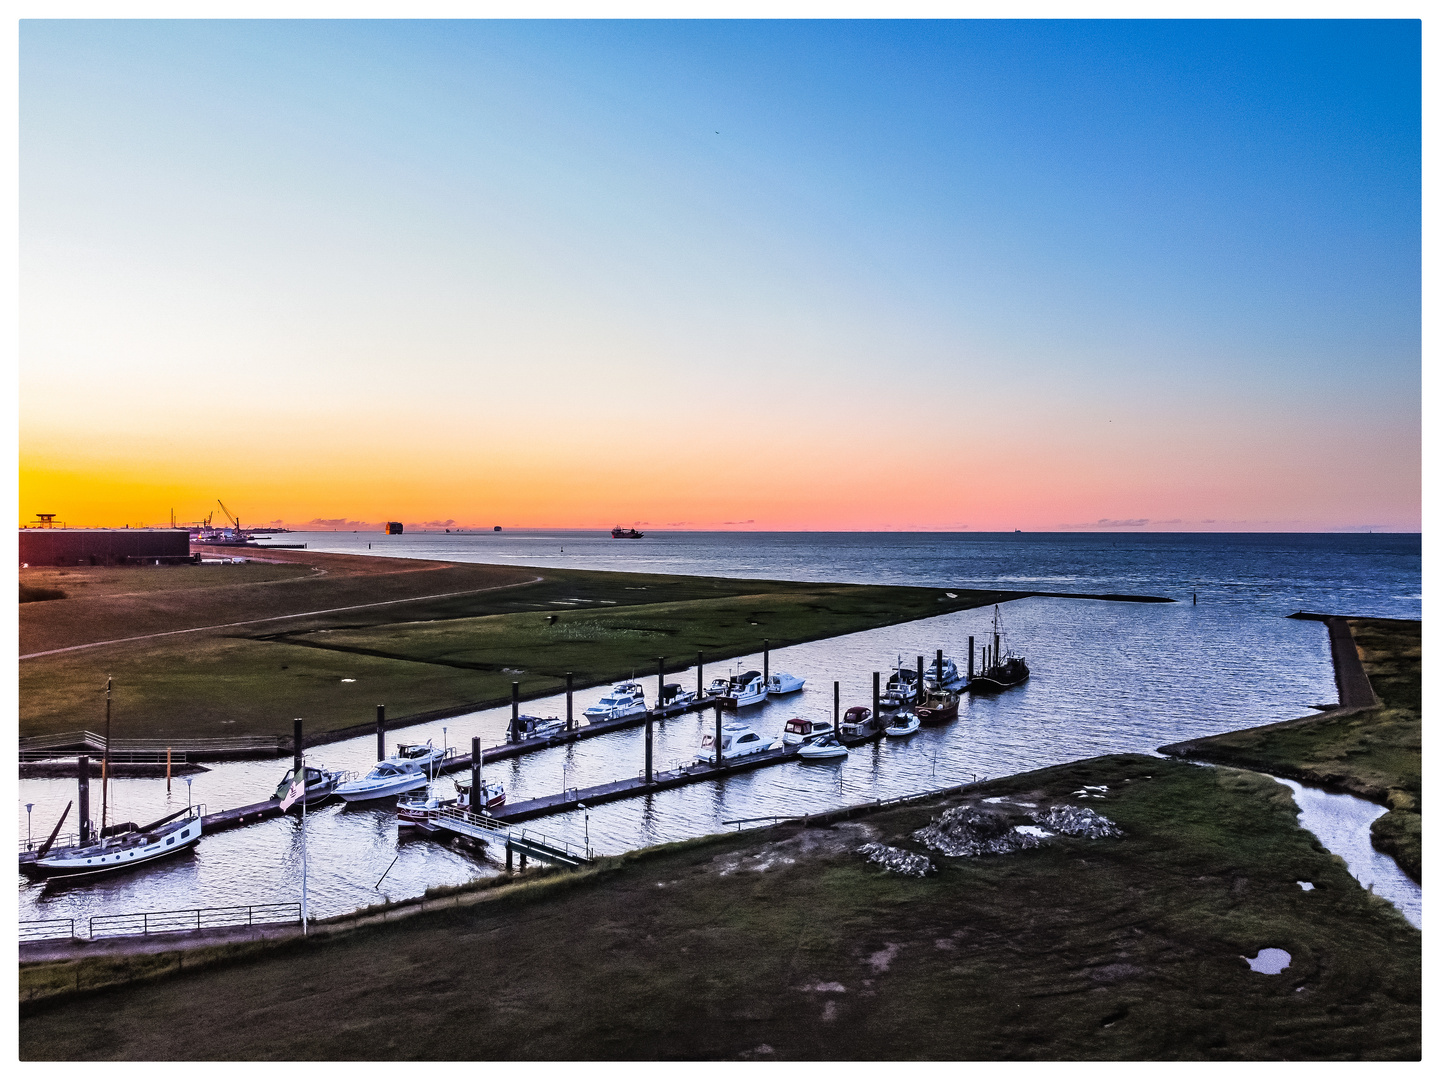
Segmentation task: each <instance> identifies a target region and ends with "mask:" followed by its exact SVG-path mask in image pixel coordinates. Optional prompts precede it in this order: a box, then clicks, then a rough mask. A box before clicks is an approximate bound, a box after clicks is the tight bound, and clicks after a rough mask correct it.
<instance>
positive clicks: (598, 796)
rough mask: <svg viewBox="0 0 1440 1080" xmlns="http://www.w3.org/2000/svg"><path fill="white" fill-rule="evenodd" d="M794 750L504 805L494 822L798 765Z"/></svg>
mask: <svg viewBox="0 0 1440 1080" xmlns="http://www.w3.org/2000/svg"><path fill="white" fill-rule="evenodd" d="M795 749H796V748H793V747H788V746H787V747H784V748H783V749H780V750H763V751H761V752H760V753H758V754H749V755H746V756H745V757H742V758H735V759H734V760H731V761H724V760H722V761H721V762H720V764H719V765H710V764H706V763H703V762H701V763H697V764H694V765H682V766H680V768H678V769H672V770H670V771H668V772H657V773H655V774H654V777H653V779H651V781H650V782H649V783H648V784H647V783H646V782H645V778H644V777H643V776H636V777H632V778H630V779H628V780H612V781H611V782H610V783H608V784H597V785H595V786H594V787H588V788H569V789H567V790H565V791H562V792H560V793H559V794H556V795H546V796H544V797H543V798H539V799H527V800H526V801H524V802H517V803H507V804H506V805H505V806H503V807H502V808H501V809H500V810H499V812H498V813H496V814H495V818H496V819H497V820H499V821H508V822H516V821H529V820H531V819H532V818H538V817H547V816H549V815H551V814H564V813H566V812H568V811H570V810H575V809H577V808H578V807H579V806H580V805H581V804H582V803H583V804H584V805H585V806H587V807H590V806H598V805H599V804H600V803H607V802H618V801H620V800H621V799H633V798H635V797H637V796H640V795H649V794H651V793H653V792H656V791H668V790H669V789H671V788H678V787H685V786H686V785H687V784H698V783H700V782H701V781H703V780H717V779H719V778H721V777H724V776H729V775H731V774H732V773H739V772H749V771H750V770H751V769H763V768H765V767H766V766H767V765H780V764H783V763H784V762H787V761H798V760H799V758H798V757H797V756H796V753H795Z"/></svg>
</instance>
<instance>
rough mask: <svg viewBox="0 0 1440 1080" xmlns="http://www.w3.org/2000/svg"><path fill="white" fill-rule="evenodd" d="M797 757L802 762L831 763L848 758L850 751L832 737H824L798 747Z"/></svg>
mask: <svg viewBox="0 0 1440 1080" xmlns="http://www.w3.org/2000/svg"><path fill="white" fill-rule="evenodd" d="M798 755H799V757H800V759H801V760H802V761H831V760H833V759H835V758H843V757H849V756H850V751H849V750H848V749H846V747H845V745H844V744H843V743H842V742H840V741H839V740H838V739H836V738H835V736H834V735H826V736H825V737H823V738H820V739H816V740H815V741H814V742H812V743H806V744H805V745H804V746H802V747H800V749H799V751H798Z"/></svg>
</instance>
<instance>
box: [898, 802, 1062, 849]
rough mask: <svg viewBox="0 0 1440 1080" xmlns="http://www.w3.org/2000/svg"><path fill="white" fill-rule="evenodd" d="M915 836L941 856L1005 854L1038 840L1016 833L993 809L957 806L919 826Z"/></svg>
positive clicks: (1030, 846) (1027, 846)
mask: <svg viewBox="0 0 1440 1080" xmlns="http://www.w3.org/2000/svg"><path fill="white" fill-rule="evenodd" d="M914 835H915V839H916V840H919V841H920V842H921V843H922V844H924V845H925V846H926V847H928V848H929V849H930V850H931V851H938V852H940V854H942V855H1008V854H1009V853H1010V852H1012V851H1018V850H1020V849H1021V848H1032V847H1039V846H1040V840H1039V839H1038V838H1037V837H1034V836H1031V835H1029V834H1027V833H1022V832H1016V831H1015V829H1014V828H1012V827H1011V825H1010V822H1009V821H1007V820H1006V819H1005V818H1004V817H1003V816H1001V815H1000V814H998V813H996V812H995V811H994V810H982V809H979V808H978V807H974V806H957V807H955V808H954V809H953V810H946V811H945V812H944V813H943V814H941V815H940V816H939V817H938V818H936V819H935V820H934V821H932V822H931V823H930V824H929V825H926V826H925V827H924V828H922V829H916V830H915V834H914Z"/></svg>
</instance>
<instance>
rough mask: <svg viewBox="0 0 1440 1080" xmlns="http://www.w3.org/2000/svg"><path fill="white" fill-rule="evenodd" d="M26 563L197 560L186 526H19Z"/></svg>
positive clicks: (36, 564) (122, 564) (59, 564)
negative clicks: (66, 527) (141, 527)
mask: <svg viewBox="0 0 1440 1080" xmlns="http://www.w3.org/2000/svg"><path fill="white" fill-rule="evenodd" d="M20 561H21V562H22V563H24V564H26V565H29V566H124V565H127V564H129V565H142V564H145V563H151V564H154V563H161V564H164V563H178V562H199V561H200V556H199V555H191V554H190V531H189V530H188V529H21V530H20Z"/></svg>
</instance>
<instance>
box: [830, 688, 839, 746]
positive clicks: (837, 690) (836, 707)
mask: <svg viewBox="0 0 1440 1080" xmlns="http://www.w3.org/2000/svg"><path fill="white" fill-rule="evenodd" d="M831 734H832V735H839V734H840V680H839V679H836V680H835V730H834V731H833V732H831Z"/></svg>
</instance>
